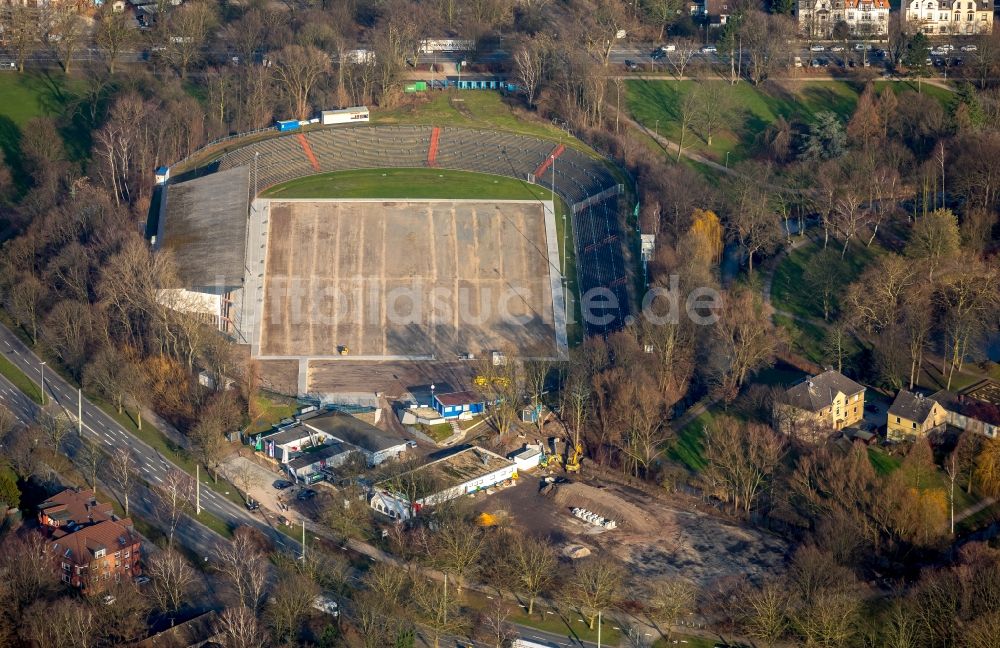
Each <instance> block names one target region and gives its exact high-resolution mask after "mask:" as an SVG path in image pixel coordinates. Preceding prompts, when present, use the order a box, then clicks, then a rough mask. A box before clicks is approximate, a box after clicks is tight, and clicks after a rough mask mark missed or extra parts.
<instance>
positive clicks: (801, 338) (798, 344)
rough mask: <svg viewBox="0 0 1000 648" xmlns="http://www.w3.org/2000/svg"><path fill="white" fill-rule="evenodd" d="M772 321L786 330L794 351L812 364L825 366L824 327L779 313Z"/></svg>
mask: <svg viewBox="0 0 1000 648" xmlns="http://www.w3.org/2000/svg"><path fill="white" fill-rule="evenodd" d="M771 319H772V320H773V321H774V324H775V326H778V327H781V328H782V329H784V330H785V335H787V336H788V340H789V342H791V346H792V350H793V351H795V352H796V353H798V354H800V355H801V356H803V357H804V358H806V359H807V360H809V361H810V362H814V363H816V364H819V365H822V364H825V359H826V352H825V351H824V349H823V344H824V340H825V338H826V330H825V329H824V328H823V327H822V326H820V325H819V324H814V323H812V322H811V321H808V320H797V319H792V318H791V317H788V316H787V315H782V314H779V313H775V315H774V316H773V317H772V318H771Z"/></svg>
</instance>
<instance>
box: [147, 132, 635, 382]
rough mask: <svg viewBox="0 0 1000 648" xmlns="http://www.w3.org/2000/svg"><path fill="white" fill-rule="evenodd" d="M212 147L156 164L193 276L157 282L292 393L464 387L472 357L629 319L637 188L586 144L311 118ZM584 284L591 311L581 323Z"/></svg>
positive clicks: (562, 345)
mask: <svg viewBox="0 0 1000 648" xmlns="http://www.w3.org/2000/svg"><path fill="white" fill-rule="evenodd" d="M204 157H205V158H206V159H210V161H208V162H204V163H201V164H198V165H195V166H194V168H188V169H185V170H183V171H182V172H181V173H179V174H173V173H171V171H174V169H171V170H163V171H162V172H161V178H160V179H161V180H163V181H164V183H163V185H164V186H163V187H162V188H161V192H160V201H159V208H158V210H157V213H156V220H155V223H153V224H151V227H150V229H151V230H152V231H153V232H155V237H154V239H153V243H154V247H155V248H157V249H158V250H169V251H170V253H172V255H173V257H174V260H175V263H176V267H177V270H178V273H177V274H178V280H179V282H180V285H178V286H176V287H174V288H172V289H170V290H165V291H163V293H162V295H161V298H163V299H165V300H168V301H170V302H172V303H171V305H172V307H174V308H176V309H178V310H185V311H189V312H195V313H198V314H200V315H203V316H204V317H206V318H208V319H210V320H211V321H213V322H214V323H215V324H217V325H218V326H219V328H220V329H221V330H223V331H225V332H226V333H227V334H229V335H230V336H232V337H233V339H235V340H236V341H237V343H239V344H240V345H241V346H242V347H243V348H245V349H246V350H247V351H248V352H249V354H250V355H251V357H253V358H255V359H257V361H258V363H259V365H260V367H261V368H262V370H263V374H264V376H265V379H266V381H267V383H268V384H269V385H270V386H271V387H272V388H273V389H276V390H278V391H282V392H285V393H295V394H298V395H307V394H308V395H317V394H318V395H323V394H331V393H341V392H345V391H361V390H369V389H370V390H372V391H376V390H380V388H381V390H385V389H386V388H387V387H389V385H386V384H383V383H382V382H380V379H384V380H385V381H388V382H390V383H391V382H392V381H397V382H402V381H404V380H409V381H413V380H417V379H418V378H420V377H426V378H427V380H428V382H433V381H434V380H439V381H440V380H451V381H452V384H455V385H456V386H458V385H462V384H465V383H466V382H467V380H466V378H467V376H463V375H460V374H461V373H462V372H461V369H460V367H461V365H462V360H465V364H466V365H468V364H469V363H468V361H467V359H469V358H473V357H480V356H481V355H484V354H488V353H489V352H490V351H494V350H504V351H506V352H509V353H514V354H515V355H518V356H520V357H524V358H552V359H556V358H564V357H565V356H566V353H567V351H568V348H569V346H570V345H571V344H573V343H574V341H576V340H578V339H579V338H580V337H581V336H582V335H583V334H587V335H593V334H605V333H607V332H609V331H612V330H614V329H616V328H619V327H621V326H622V325H623V323H624V322H625V321H626V320H627V318H628V316H629V308H630V306H629V305H630V303H631V301H632V299H631V296H630V290H631V286H632V282H633V281H634V273H633V272H632V271H631V269H630V266H629V260H628V259H629V247H630V242H629V240H628V234H627V233H626V232H624V231H622V227H621V225H620V219H619V212H620V205H621V203H622V201H623V198H624V192H625V187H624V186H623V185H622V184H621V183H620V182H619V180H618V179H617V178H616V174H615V172H614V170H613V168H612V167H611V166H610V165H609V163H608V162H607V161H606V160H604V159H603V158H601V157H600V156H599V155H596V154H594V153H593V152H592V151H589V150H587V149H585V148H584V147H582V145H581V146H580V147H579V148H577V147H576V146H575V145H574V146H566V145H565V144H561V143H558V142H555V141H552V140H548V139H544V138H541V137H532V136H526V135H522V134H515V133H510V132H503V131H489V130H478V129H470V128H457V127H434V126H380V125H350V126H332V127H325V126H320V125H316V126H310V127H309V128H308V129H304V130H299V131H297V132H291V133H281V132H278V130H277V129H275V130H274V131H272V132H271V133H270V134H269V136H265V137H261V136H259V135H256V136H252V137H245V138H240V139H237V140H236V141H235V142H229V143H228V145H227V147H226V149H225V151H224V152H221V153H218V154H216V155H215V157H214V159H211V157H212V156H211V153H209V154H207V155H205V156H204ZM189 166H190V165H189ZM171 176H173V177H171ZM570 229H571V230H572V232H571V233H570ZM570 239H571V240H570ZM581 296H582V297H583V300H584V301H586V303H587V304H588V305H589V310H588V312H592V313H596V314H597V316H592V317H584V318H582V321H581V319H580V312H581V307H580V301H581ZM456 372H457V373H456ZM442 374H444V378H442V377H441V375H442ZM390 376H391V378H390ZM404 376H405V377H404Z"/></svg>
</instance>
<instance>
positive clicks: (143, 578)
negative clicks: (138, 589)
mask: <svg viewBox="0 0 1000 648" xmlns="http://www.w3.org/2000/svg"><path fill="white" fill-rule="evenodd" d="M134 582H135V584H136V585H145V584H146V583H148V582H149V576H136V577H135V581H134Z"/></svg>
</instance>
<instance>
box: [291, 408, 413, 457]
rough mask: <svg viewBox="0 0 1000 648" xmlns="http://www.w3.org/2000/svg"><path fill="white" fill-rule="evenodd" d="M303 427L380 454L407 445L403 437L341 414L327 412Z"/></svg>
mask: <svg viewBox="0 0 1000 648" xmlns="http://www.w3.org/2000/svg"><path fill="white" fill-rule="evenodd" d="M302 425H305V426H308V427H311V428H312V429H314V430H316V431H318V432H325V433H326V434H329V435H330V436H332V437H336V438H337V439H340V440H341V441H346V442H347V443H350V444H351V445H356V446H358V447H359V448H361V449H362V450H366V451H368V452H379V451H381V450H388V449H389V448H395V447H397V446H401V445H406V441H405V440H404V439H403V438H402V437H399V436H396V435H395V434H391V433H389V432H385V431H384V430H380V429H379V428H377V427H375V426H374V425H371V424H369V423H365V422H364V421H362V420H360V419H358V418H355V417H353V416H351V415H350V414H343V413H341V412H326V413H324V414H320V415H318V416H315V417H313V418H310V419H307V420H304V421H303V422H302Z"/></svg>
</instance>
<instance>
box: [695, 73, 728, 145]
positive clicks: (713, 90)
mask: <svg viewBox="0 0 1000 648" xmlns="http://www.w3.org/2000/svg"><path fill="white" fill-rule="evenodd" d="M693 92H694V95H695V98H696V99H697V106H698V108H697V110H695V113H696V115H697V120H698V125H699V128H700V130H701V133H702V136H703V137H704V138H705V143H706V144H708V145H709V146H711V145H712V135H714V134H715V132H716V131H717V130H718V129H719V128H721V127H722V126H724V125H725V124H726V123H727V122H728V121H729V107H730V94H729V88H728V87H727V86H725V85H724V84H722V83H721V82H718V81H708V82H704V83H701V84H699V85H697V86H695V89H694V91H693Z"/></svg>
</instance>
